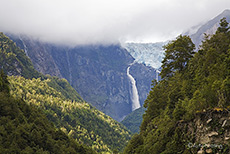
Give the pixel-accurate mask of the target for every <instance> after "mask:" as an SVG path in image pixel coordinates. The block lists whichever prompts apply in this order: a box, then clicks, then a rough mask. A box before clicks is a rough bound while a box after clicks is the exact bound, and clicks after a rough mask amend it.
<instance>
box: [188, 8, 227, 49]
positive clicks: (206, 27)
mask: <svg viewBox="0 0 230 154" xmlns="http://www.w3.org/2000/svg"><path fill="white" fill-rule="evenodd" d="M223 17H225V18H226V19H227V21H228V22H229V21H230V10H229V9H226V10H224V11H223V12H222V13H221V14H219V15H218V16H216V17H214V18H213V19H211V20H209V21H208V22H206V23H204V24H201V25H198V27H199V28H198V29H197V30H195V33H192V32H189V31H188V32H186V33H184V34H185V35H190V36H191V39H192V41H193V42H194V44H195V45H196V48H197V49H198V48H199V45H201V43H202V42H201V41H202V40H203V39H204V33H205V34H208V35H212V34H214V33H215V32H216V30H217V28H218V27H219V21H220V19H222V18H223Z"/></svg>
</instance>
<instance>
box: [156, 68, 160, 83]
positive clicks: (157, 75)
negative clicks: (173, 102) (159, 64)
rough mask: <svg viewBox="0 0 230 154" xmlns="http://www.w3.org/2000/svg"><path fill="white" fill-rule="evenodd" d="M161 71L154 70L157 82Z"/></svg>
mask: <svg viewBox="0 0 230 154" xmlns="http://www.w3.org/2000/svg"><path fill="white" fill-rule="evenodd" d="M160 73H161V72H160V71H159V70H156V80H157V82H158V81H159V74H160Z"/></svg>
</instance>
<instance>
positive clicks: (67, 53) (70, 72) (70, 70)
mask: <svg viewBox="0 0 230 154" xmlns="http://www.w3.org/2000/svg"><path fill="white" fill-rule="evenodd" d="M66 56H67V64H68V68H69V83H70V85H72V69H71V67H70V62H69V52H68V51H66Z"/></svg>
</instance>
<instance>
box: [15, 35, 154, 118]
mask: <svg viewBox="0 0 230 154" xmlns="http://www.w3.org/2000/svg"><path fill="white" fill-rule="evenodd" d="M11 38H12V39H13V40H14V41H15V42H16V43H17V45H19V46H20V47H21V48H22V49H24V50H27V55H28V56H29V57H30V59H31V61H32V63H33V65H34V66H35V68H36V69H37V70H38V71H40V72H42V73H43V74H50V75H51V76H58V77H63V78H66V79H67V80H68V81H69V83H70V84H71V85H72V86H73V87H74V88H75V89H76V91H77V92H78V93H79V94H80V95H81V96H82V97H83V99H84V100H86V101H87V102H89V103H91V104H92V105H93V106H95V107H96V108H97V109H99V110H101V111H103V112H104V113H106V114H107V115H109V116H111V117H112V118H114V119H115V120H118V121H121V120H122V119H123V118H124V117H125V116H126V115H128V114H129V113H131V111H132V101H131V99H130V92H129V91H130V83H129V79H128V77H127V72H126V70H127V68H128V66H129V64H131V63H132V62H133V61H134V58H133V57H132V56H131V55H130V54H129V53H128V52H127V50H126V49H124V48H122V47H121V46H120V45H110V46H102V45H95V46H94V45H90V46H78V47H75V48H68V47H63V46H57V45H52V44H48V43H42V42H39V41H35V40H33V39H30V38H28V37H26V36H21V37H16V36H11ZM130 74H131V75H132V76H133V77H134V78H135V80H136V83H137V89H138V93H139V95H140V97H139V98H140V103H141V105H142V104H143V103H144V100H145V99H146V97H147V94H148V93H149V91H150V88H151V81H152V79H154V78H155V76H156V75H155V70H154V69H153V68H152V67H147V66H145V65H143V64H137V63H136V64H135V65H133V66H131V67H130Z"/></svg>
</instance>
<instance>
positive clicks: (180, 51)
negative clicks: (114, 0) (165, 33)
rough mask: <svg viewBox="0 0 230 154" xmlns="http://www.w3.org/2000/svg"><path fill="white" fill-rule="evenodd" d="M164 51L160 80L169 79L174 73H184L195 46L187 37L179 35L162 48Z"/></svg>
mask: <svg viewBox="0 0 230 154" xmlns="http://www.w3.org/2000/svg"><path fill="white" fill-rule="evenodd" d="M164 49H165V58H164V59H163V61H162V72H161V77H162V78H165V77H171V76H172V75H173V74H174V73H175V72H176V71H179V72H182V71H184V70H185V68H186V66H187V64H188V61H189V60H190V59H191V58H192V57H193V54H194V49H195V45H194V44H193V42H192V40H191V38H190V37H189V36H186V35H185V36H182V35H179V36H178V37H177V39H176V40H174V41H172V42H170V43H168V44H167V45H166V46H164Z"/></svg>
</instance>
